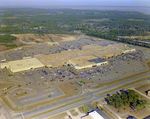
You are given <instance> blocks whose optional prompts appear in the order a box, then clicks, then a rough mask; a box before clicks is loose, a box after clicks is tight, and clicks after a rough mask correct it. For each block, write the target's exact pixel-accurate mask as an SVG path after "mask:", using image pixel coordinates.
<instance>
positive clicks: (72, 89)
mask: <svg viewBox="0 0 150 119" xmlns="http://www.w3.org/2000/svg"><path fill="white" fill-rule="evenodd" d="M66 87H67V88H66ZM59 89H60V90H61V91H62V92H63V93H65V95H67V96H69V97H71V96H74V95H77V94H78V93H79V92H80V90H79V89H78V88H77V87H76V86H75V85H74V84H73V85H72V84H70V83H69V84H64V85H60V86H59Z"/></svg>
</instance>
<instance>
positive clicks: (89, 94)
mask: <svg viewBox="0 0 150 119" xmlns="http://www.w3.org/2000/svg"><path fill="white" fill-rule="evenodd" d="M147 76H150V74H148V73H147V74H144V75H140V76H137V77H135V78H131V79H129V80H126V81H122V82H121V83H120V82H119V83H116V84H113V85H111V86H109V87H107V86H105V87H104V88H101V89H99V90H96V91H93V92H87V93H84V94H80V95H77V96H74V97H71V98H67V99H64V100H61V101H57V102H54V103H51V104H49V105H45V106H41V107H37V108H35V109H33V110H30V111H26V112H23V115H24V117H29V116H32V115H36V114H38V113H42V112H45V111H47V110H52V109H55V108H58V107H59V106H61V105H64V104H66V103H69V102H72V101H75V100H78V99H80V98H88V99H87V100H83V101H80V102H77V103H74V104H71V105H68V106H65V107H63V108H60V109H57V110H55V111H52V112H50V113H48V114H44V115H41V116H39V117H37V119H39V118H45V117H48V116H53V115H55V114H58V113H61V112H64V111H66V110H70V109H72V108H74V107H77V106H80V105H89V104H90V103H91V102H92V101H94V100H98V99H101V98H103V97H105V96H106V95H107V94H103V95H100V96H98V94H99V93H102V92H105V91H109V90H111V89H114V88H116V87H117V86H121V85H123V84H126V83H130V82H132V81H135V80H138V79H141V78H144V77H147ZM143 83H146V81H144V82H140V83H137V84H135V85H132V86H129V87H126V88H131V87H133V86H137V85H140V84H143ZM116 85H117V86H116ZM119 90H121V89H119ZM119 90H118V91H119ZM114 92H116V91H112V92H110V93H109V94H112V93H114ZM20 117H21V115H17V116H15V117H14V118H15V119H17V118H20Z"/></svg>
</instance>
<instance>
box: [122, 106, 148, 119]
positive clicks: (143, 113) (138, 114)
mask: <svg viewBox="0 0 150 119" xmlns="http://www.w3.org/2000/svg"><path fill="white" fill-rule="evenodd" d="M149 114H150V110H149V109H148V108H145V109H142V110H140V111H137V110H135V111H133V112H131V113H130V114H129V115H132V116H134V117H136V118H137V119H143V118H145V117H147V116H149ZM127 117H128V116H125V117H123V118H122V119H126V118H127Z"/></svg>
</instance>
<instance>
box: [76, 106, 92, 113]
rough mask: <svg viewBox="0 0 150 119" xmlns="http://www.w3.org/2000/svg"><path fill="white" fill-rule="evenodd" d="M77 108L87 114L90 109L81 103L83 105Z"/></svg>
mask: <svg viewBox="0 0 150 119" xmlns="http://www.w3.org/2000/svg"><path fill="white" fill-rule="evenodd" d="M78 110H79V111H80V112H81V113H85V114H87V112H89V111H90V108H89V107H88V106H85V105H83V106H81V107H78Z"/></svg>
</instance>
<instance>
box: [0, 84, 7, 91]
mask: <svg viewBox="0 0 150 119" xmlns="http://www.w3.org/2000/svg"><path fill="white" fill-rule="evenodd" d="M7 86H8V85H7V84H0V90H2V89H4V88H7Z"/></svg>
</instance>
